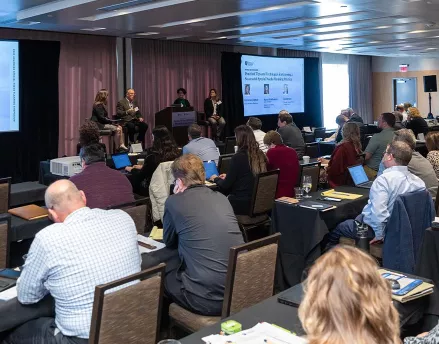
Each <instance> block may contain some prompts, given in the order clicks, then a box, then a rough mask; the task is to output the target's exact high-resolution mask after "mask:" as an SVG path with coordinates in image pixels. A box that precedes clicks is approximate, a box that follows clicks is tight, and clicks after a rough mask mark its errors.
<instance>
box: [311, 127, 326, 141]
mask: <svg viewBox="0 0 439 344" xmlns="http://www.w3.org/2000/svg"><path fill="white" fill-rule="evenodd" d="M314 137H315V138H316V139H322V140H323V139H325V138H326V128H315V129H314Z"/></svg>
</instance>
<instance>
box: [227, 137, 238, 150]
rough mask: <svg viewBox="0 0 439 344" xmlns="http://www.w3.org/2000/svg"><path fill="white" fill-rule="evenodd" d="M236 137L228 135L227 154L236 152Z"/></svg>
mask: <svg viewBox="0 0 439 344" xmlns="http://www.w3.org/2000/svg"><path fill="white" fill-rule="evenodd" d="M235 146H236V137H235V136H228V137H226V152H225V153H226V154H230V153H235Z"/></svg>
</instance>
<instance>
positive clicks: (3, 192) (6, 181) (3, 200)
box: [0, 177, 11, 214]
mask: <svg viewBox="0 0 439 344" xmlns="http://www.w3.org/2000/svg"><path fill="white" fill-rule="evenodd" d="M10 200H11V178H10V177H8V178H0V214H3V213H7V212H8V210H9V202H10Z"/></svg>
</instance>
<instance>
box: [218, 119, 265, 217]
mask: <svg viewBox="0 0 439 344" xmlns="http://www.w3.org/2000/svg"><path fill="white" fill-rule="evenodd" d="M235 135H236V145H237V146H238V151H237V152H236V154H234V155H233V157H232V159H231V161H230V167H229V173H227V175H225V174H222V175H220V176H219V177H218V176H215V175H213V176H212V177H211V180H212V181H213V182H215V183H216V184H217V185H218V187H219V188H220V189H221V190H223V191H226V192H228V193H229V196H228V198H229V201H230V203H231V204H232V207H233V210H234V211H235V214H236V215H248V213H249V211H250V203H251V199H252V195H253V186H254V183H255V175H257V174H259V173H262V172H266V171H267V157H266V156H265V154H264V153H263V152H262V151H261V150H260V149H259V145H258V143H257V142H256V139H255V135H253V131H252V130H251V128H250V127H248V126H246V125H240V126H239V127H237V128H236V129H235Z"/></svg>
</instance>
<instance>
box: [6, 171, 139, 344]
mask: <svg viewBox="0 0 439 344" xmlns="http://www.w3.org/2000/svg"><path fill="white" fill-rule="evenodd" d="M45 201H46V206H47V209H48V210H49V214H50V217H51V218H52V219H53V221H54V222H55V223H54V224H52V225H50V226H48V227H46V228H44V229H43V230H41V231H40V232H39V233H37V235H36V236H35V239H34V241H33V243H32V246H31V247H30V250H29V254H28V255H27V258H26V261H25V264H24V267H23V271H22V273H21V276H20V279H19V280H18V282H17V298H18V302H20V303H21V304H23V305H30V304H36V305H34V306H32V312H35V308H37V309H42V308H41V307H42V306H43V304H42V303H40V304H38V302H39V301H41V300H42V299H43V298H44V297H45V296H46V295H48V294H50V295H51V296H52V297H53V299H54V301H55V315H54V317H53V316H52V317H43V318H38V319H35V320H30V321H28V322H26V323H24V324H22V325H21V324H20V325H21V326H19V327H18V328H17V329H15V331H14V332H12V333H11V334H10V335H9V337H8V338H6V340H5V342H4V343H8V344H21V343H23V344H24V343H45V344H86V343H88V338H89V333H90V322H91V316H92V309H93V300H94V292H95V287H96V286H97V285H101V284H106V283H109V282H113V281H116V280H118V279H121V278H124V277H127V276H129V275H132V274H135V273H138V272H139V271H140V264H141V258H140V253H139V249H138V245H137V231H136V227H135V225H134V222H133V220H132V219H131V217H130V216H129V215H128V214H127V213H125V212H123V211H122V210H102V209H90V208H88V207H87V206H86V204H87V198H86V196H85V194H84V193H83V192H82V191H79V190H78V189H77V188H76V186H75V185H74V184H73V183H72V182H70V181H68V180H60V181H57V182H55V183H53V184H52V185H51V186H50V187H49V188H48V189H47V191H46V195H45ZM14 310H16V312H17V314H10V316H11V317H14V316H15V317H16V318H21V317H25V316H24V312H26V307H23V306H20V307H19V305H18V304H17V307H16V308H15V309H14ZM19 312H23V314H22V315H20V314H19ZM4 316H7V315H6V314H4ZM8 316H9V315H8Z"/></svg>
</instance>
